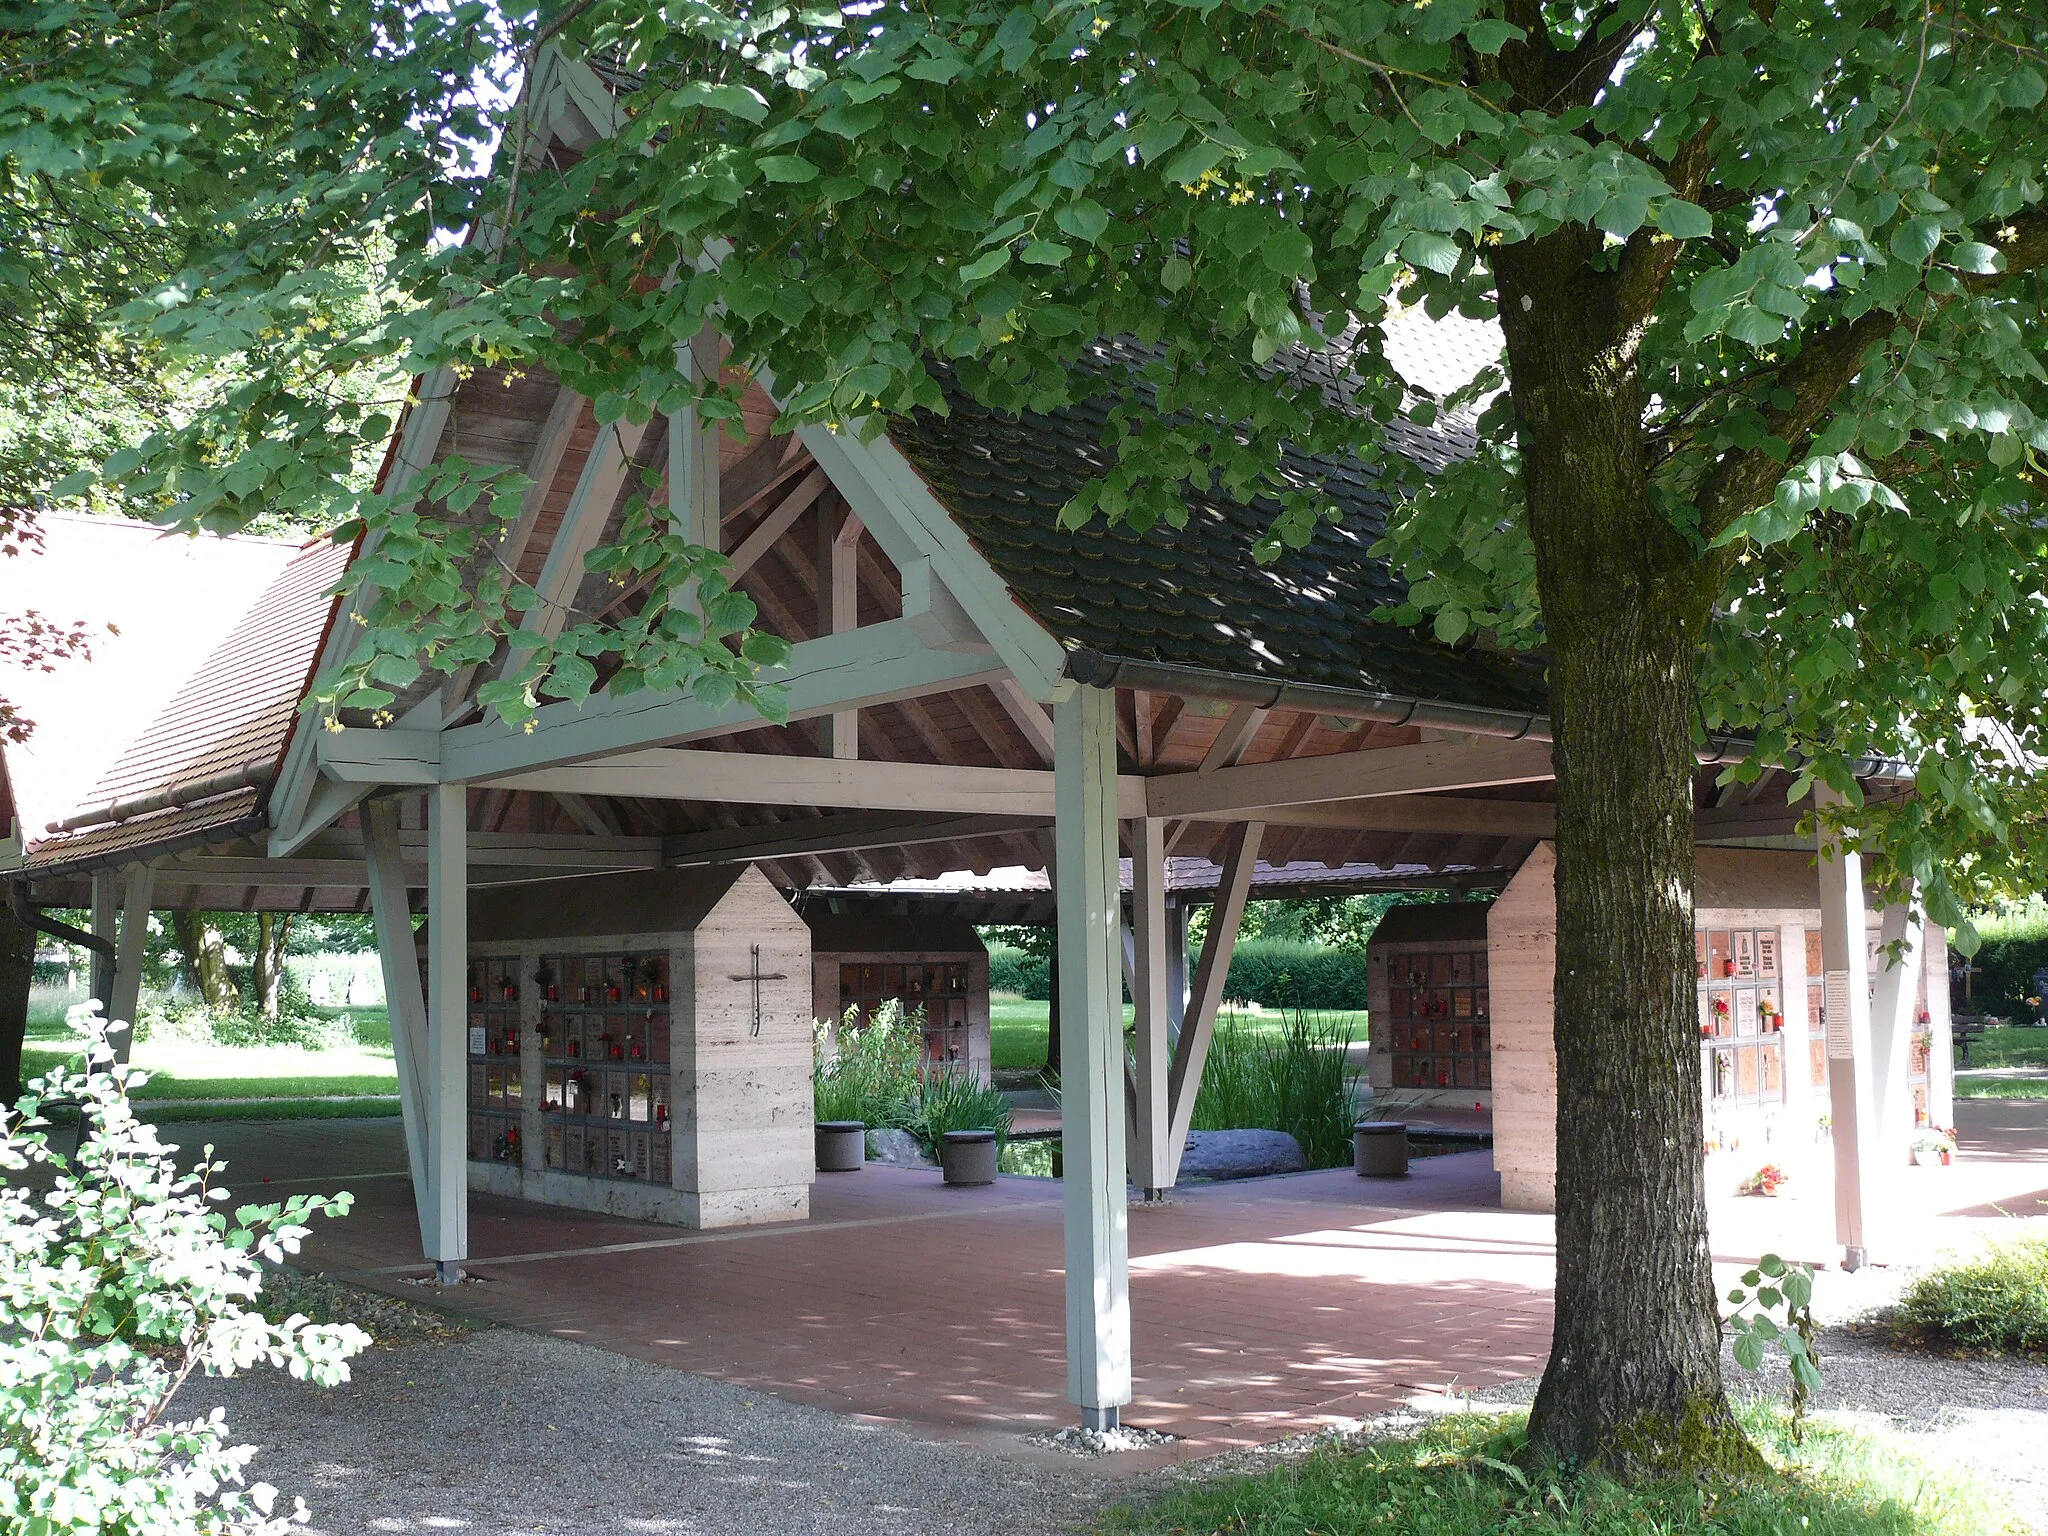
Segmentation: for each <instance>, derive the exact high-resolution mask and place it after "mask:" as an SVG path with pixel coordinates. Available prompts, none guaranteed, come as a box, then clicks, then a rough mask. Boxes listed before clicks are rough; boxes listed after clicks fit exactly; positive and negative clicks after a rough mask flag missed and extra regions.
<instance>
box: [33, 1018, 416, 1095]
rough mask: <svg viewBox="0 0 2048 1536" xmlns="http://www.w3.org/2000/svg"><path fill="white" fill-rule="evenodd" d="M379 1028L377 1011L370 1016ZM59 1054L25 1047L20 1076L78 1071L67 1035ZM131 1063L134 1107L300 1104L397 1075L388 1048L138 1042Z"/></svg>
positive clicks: (367, 1090) (364, 1090)
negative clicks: (138, 1074) (135, 1071)
mask: <svg viewBox="0 0 2048 1536" xmlns="http://www.w3.org/2000/svg"><path fill="white" fill-rule="evenodd" d="M378 1012H379V1016H380V1022H381V1014H382V1010H378ZM63 1038H64V1044H63V1046H62V1047H60V1048H56V1049H52V1048H51V1047H50V1046H49V1045H40V1046H32V1047H29V1048H28V1049H26V1050H24V1051H23V1052H22V1075H23V1076H24V1077H25V1078H34V1077H37V1076H40V1075H41V1074H42V1073H45V1072H48V1071H50V1070H52V1069H53V1068H55V1067H58V1066H64V1065H68V1066H70V1067H72V1068H73V1069H74V1070H76V1069H78V1068H80V1067H82V1066H83V1058H82V1057H81V1056H80V1054H79V1052H78V1051H77V1049H76V1048H75V1045H74V1041H75V1038H76V1037H74V1036H71V1035H68V1034H67V1035H66V1036H64V1037H63ZM133 1058H134V1064H135V1065H136V1066H138V1067H141V1068H142V1069H143V1070H144V1071H146V1072H148V1073H149V1081H148V1082H146V1083H144V1084H143V1085H142V1086H141V1087H139V1088H137V1089H136V1090H135V1097H136V1099H137V1100H138V1101H158V1100H166V1099H304V1098H311V1097H331V1096H334V1095H355V1096H360V1095H364V1094H389V1093H396V1092H397V1091H398V1069H397V1067H396V1066H395V1065H394V1064H393V1063H392V1059H391V1049H390V1047H389V1045H385V1046H383V1047H382V1048H379V1047H377V1046H374V1045H359V1046H357V1047H355V1048H354V1049H352V1050H334V1051H307V1050H301V1049H299V1048H298V1047H296V1046H283V1045H269V1046H225V1045H191V1044H186V1043H182V1042H157V1041H152V1040H144V1041H141V1042H139V1043H138V1044H137V1045H136V1046H135V1049H134V1053H133Z"/></svg>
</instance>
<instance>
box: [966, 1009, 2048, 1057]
mask: <svg viewBox="0 0 2048 1536" xmlns="http://www.w3.org/2000/svg"><path fill="white" fill-rule="evenodd" d="M1051 1013H1052V1005H1051V1004H1050V1003H1047V1002H1043V1001H1040V1002H1031V1001H1029V1000H1027V999H1024V998H1018V997H1006V996H1001V995H998V996H995V997H992V998H991V999H990V1000H989V1005H988V1033H989V1054H990V1056H991V1058H992V1065H993V1066H994V1067H995V1069H996V1071H998V1072H1029V1071H1032V1070H1035V1069H1036V1068H1039V1067H1042V1066H1044V1065H1045V1041H1046V1035H1047V1032H1048V1029H1047V1022H1046V1021H1047V1020H1048V1019H1049V1018H1050V1017H1051ZM1131 1017H1132V1010H1131V1008H1130V1006H1129V1005H1128V1004H1126V1005H1125V1007H1124V1025H1125V1027H1126V1028H1128V1027H1129V1026H1130V1023H1131ZM1315 1017H1316V1018H1317V1019H1318V1020H1322V1021H1326V1022H1328V1023H1329V1024H1330V1025H1332V1026H1333V1027H1337V1028H1346V1029H1349V1030H1350V1031H1351V1038H1352V1040H1353V1041H1354V1042H1356V1043H1357V1044H1359V1045H1363V1044H1364V1043H1365V1012H1364V1010H1363V1009H1359V1010H1357V1011H1354V1012H1339V1013H1319V1014H1317V1015H1315ZM1223 1019H1236V1020H1238V1021H1239V1022H1240V1023H1241V1024H1242V1026H1243V1027H1244V1028H1246V1029H1248V1030H1251V1031H1252V1032H1253V1033H1255V1034H1263V1035H1272V1036H1274V1037H1276V1038H1277V1037H1278V1036H1279V1035H1280V1034H1281V1032H1282V1030H1283V1029H1284V1027H1285V1025H1286V1016H1285V1015H1284V1014H1282V1013H1280V1012H1279V1011H1277V1010H1269V1009H1264V1008H1257V1009H1252V1010H1249V1011H1241V1010H1238V1009H1225V1010H1224V1012H1223ZM1218 1022H1219V1023H1220V1022H1221V1020H1219V1021H1218ZM2044 1033H2048V1031H2044Z"/></svg>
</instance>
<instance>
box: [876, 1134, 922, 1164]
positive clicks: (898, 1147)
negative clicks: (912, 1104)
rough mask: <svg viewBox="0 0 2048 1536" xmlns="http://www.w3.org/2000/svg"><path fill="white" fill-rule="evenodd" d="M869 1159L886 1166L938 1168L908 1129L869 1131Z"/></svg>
mask: <svg viewBox="0 0 2048 1536" xmlns="http://www.w3.org/2000/svg"><path fill="white" fill-rule="evenodd" d="M868 1161H869V1162H871V1163H880V1164H881V1165H882V1166H883V1167H884V1168H936V1167H938V1166H939V1165H938V1164H937V1163H935V1162H933V1161H932V1160H931V1159H930V1158H929V1157H926V1156H925V1155H924V1147H923V1145H922V1144H921V1143H920V1142H919V1141H918V1139H917V1138H916V1137H915V1136H913V1135H911V1134H910V1132H908V1131H869V1132H868Z"/></svg>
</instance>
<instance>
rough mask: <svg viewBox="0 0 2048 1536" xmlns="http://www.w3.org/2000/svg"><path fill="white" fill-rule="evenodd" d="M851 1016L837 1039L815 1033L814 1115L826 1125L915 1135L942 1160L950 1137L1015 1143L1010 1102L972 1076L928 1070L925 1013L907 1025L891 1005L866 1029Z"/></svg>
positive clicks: (937, 1067) (823, 1029) (936, 1067)
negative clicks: (848, 1123)
mask: <svg viewBox="0 0 2048 1536" xmlns="http://www.w3.org/2000/svg"><path fill="white" fill-rule="evenodd" d="M857 1017H858V1016H857V1014H856V1013H855V1011H854V1010H852V1009H848V1010H847V1014H846V1017H845V1018H844V1019H842V1020H841V1021H840V1023H839V1029H838V1037H839V1038H838V1049H837V1051H836V1053H834V1052H833V1051H832V1050H831V1046H832V1034H833V1032H832V1031H831V1030H830V1029H829V1028H828V1027H827V1026H826V1025H824V1024H818V1025H816V1026H815V1027H814V1028H815V1038H816V1041H817V1056H816V1059H815V1061H814V1062H813V1065H812V1067H811V1099H812V1107H813V1109H814V1111H815V1113H816V1115H817V1117H818V1119H820V1120H858V1121H860V1122H861V1123H862V1124H863V1125H865V1126H867V1127H868V1129H869V1130H899V1131H908V1132H910V1134H911V1135H913V1136H915V1137H916V1138H917V1139H918V1140H919V1141H921V1142H923V1143H924V1146H925V1150H926V1151H929V1152H936V1151H937V1149H938V1145H939V1139H940V1137H942V1136H943V1135H945V1133H946V1132H947V1131H973V1130H992V1131H994V1132H995V1133H996V1140H997V1141H998V1142H1003V1141H1007V1140H1008V1139H1009V1136H1010V1101H1009V1100H1008V1099H1006V1098H1004V1097H1003V1095H1002V1093H1001V1092H1000V1090H998V1089H995V1088H988V1087H984V1086H982V1084H981V1082H980V1080H979V1079H977V1078H976V1077H975V1076H974V1075H973V1074H972V1073H971V1072H966V1071H961V1070H959V1069H956V1068H952V1067H948V1066H944V1065H942V1064H939V1063H936V1062H934V1063H930V1064H927V1063H926V1061H925V1059H924V1027H923V1021H922V1011H921V1010H920V1012H918V1013H913V1014H911V1015H910V1016H908V1017H905V1016H904V1014H903V1012H902V1010H901V1009H900V1008H899V1007H898V1006H897V1005H896V1004H895V1003H893V1002H889V1003H884V1004H883V1005H882V1006H881V1007H880V1008H879V1009H877V1010H876V1011H875V1017H874V1018H873V1019H872V1020H871V1021H869V1022H868V1023H866V1024H860V1023H858V1022H857Z"/></svg>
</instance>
